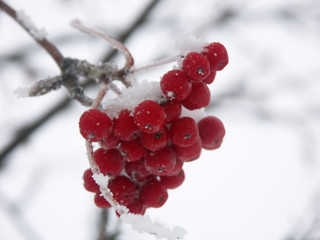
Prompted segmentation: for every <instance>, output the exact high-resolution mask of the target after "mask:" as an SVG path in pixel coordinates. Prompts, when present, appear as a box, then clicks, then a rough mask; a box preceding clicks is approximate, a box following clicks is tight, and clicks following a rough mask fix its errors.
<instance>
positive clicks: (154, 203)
mask: <svg viewBox="0 0 320 240" xmlns="http://www.w3.org/2000/svg"><path fill="white" fill-rule="evenodd" d="M167 199H168V192H167V189H166V188H164V187H163V186H162V184H161V183H160V182H159V181H157V180H155V179H153V180H150V181H148V182H146V183H145V184H144V185H143V186H142V187H141V191H140V201H141V202H142V203H143V204H144V205H146V207H154V208H159V207H162V206H163V204H165V202H166V201H167Z"/></svg>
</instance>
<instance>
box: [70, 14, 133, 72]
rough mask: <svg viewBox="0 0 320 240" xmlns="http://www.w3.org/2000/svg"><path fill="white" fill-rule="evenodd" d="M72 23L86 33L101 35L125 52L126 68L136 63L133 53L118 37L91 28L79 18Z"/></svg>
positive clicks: (100, 36)
mask: <svg viewBox="0 0 320 240" xmlns="http://www.w3.org/2000/svg"><path fill="white" fill-rule="evenodd" d="M71 25H72V26H73V27H74V28H77V29H78V30H80V31H82V32H85V33H88V34H91V35H93V36H96V37H99V38H102V39H104V40H106V41H107V42H109V43H110V44H111V45H112V46H113V47H115V48H116V49H118V50H119V51H120V52H121V53H123V55H124V56H125V58H126V64H125V66H124V68H127V69H129V68H130V67H132V66H133V64H134V60H133V57H132V55H131V53H130V52H129V50H128V49H127V47H126V46H125V45H124V44H123V43H121V42H119V41H117V40H116V39H114V38H112V37H111V36H109V35H108V34H106V33H104V32H101V31H99V30H97V29H94V28H89V27H86V26H84V25H83V24H82V23H81V22H80V21H79V20H74V21H72V22H71Z"/></svg>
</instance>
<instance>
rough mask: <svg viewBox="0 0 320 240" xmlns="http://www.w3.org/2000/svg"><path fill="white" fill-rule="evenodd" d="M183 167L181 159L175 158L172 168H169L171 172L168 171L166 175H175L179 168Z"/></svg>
mask: <svg viewBox="0 0 320 240" xmlns="http://www.w3.org/2000/svg"><path fill="white" fill-rule="evenodd" d="M182 167H183V161H181V160H180V159H178V158H177V159H176V164H175V165H174V167H173V169H172V170H171V172H169V173H168V174H167V176H173V175H177V174H178V173H179V172H180V171H181V169H182Z"/></svg>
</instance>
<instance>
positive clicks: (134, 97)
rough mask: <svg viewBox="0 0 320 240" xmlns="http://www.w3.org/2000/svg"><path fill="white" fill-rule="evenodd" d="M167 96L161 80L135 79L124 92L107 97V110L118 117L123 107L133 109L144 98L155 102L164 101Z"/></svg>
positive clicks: (112, 115) (111, 115)
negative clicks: (161, 86)
mask: <svg viewBox="0 0 320 240" xmlns="http://www.w3.org/2000/svg"><path fill="white" fill-rule="evenodd" d="M164 99H165V96H164V95H163V93H162V92H161V89H160V84H159V82H152V81H147V80H144V81H141V82H139V81H134V82H132V87H129V88H125V89H123V90H122V94H121V95H119V96H117V97H116V98H114V99H107V100H106V102H104V105H105V107H104V108H105V112H106V113H107V114H108V116H109V117H110V118H114V117H118V114H119V112H120V111H121V110H123V109H128V110H129V111H133V110H134V108H135V107H136V106H137V105H138V104H139V103H141V102H143V101H144V100H152V101H155V102H161V101H164Z"/></svg>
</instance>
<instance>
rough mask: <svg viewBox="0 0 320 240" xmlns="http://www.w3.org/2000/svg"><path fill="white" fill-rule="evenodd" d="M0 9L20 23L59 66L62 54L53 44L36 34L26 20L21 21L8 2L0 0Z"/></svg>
mask: <svg viewBox="0 0 320 240" xmlns="http://www.w3.org/2000/svg"><path fill="white" fill-rule="evenodd" d="M0 9H2V10H3V11H4V12H6V13H7V14H8V15H9V16H10V17H12V18H13V19H14V20H15V21H16V22H17V23H19V24H20V25H21V27H22V28H23V29H24V30H26V32H27V33H28V34H29V35H30V36H31V37H32V38H33V39H34V40H35V41H36V42H37V43H38V44H40V46H41V47H42V48H43V49H45V50H46V51H47V53H48V54H49V55H50V56H51V57H52V58H53V59H54V61H55V62H56V64H57V65H58V66H59V67H60V63H61V62H62V60H63V55H62V54H61V52H60V51H59V50H58V49H57V48H56V46H54V45H53V44H52V43H51V42H49V41H48V40H47V39H46V38H45V37H43V36H41V37H39V36H37V34H36V32H35V31H36V30H35V29H34V28H32V27H31V26H29V25H28V24H27V23H26V21H23V20H22V18H21V16H20V18H19V14H18V13H17V11H16V10H14V9H13V8H12V7H10V6H9V5H8V4H6V3H5V2H3V1H2V0H0Z"/></svg>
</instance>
